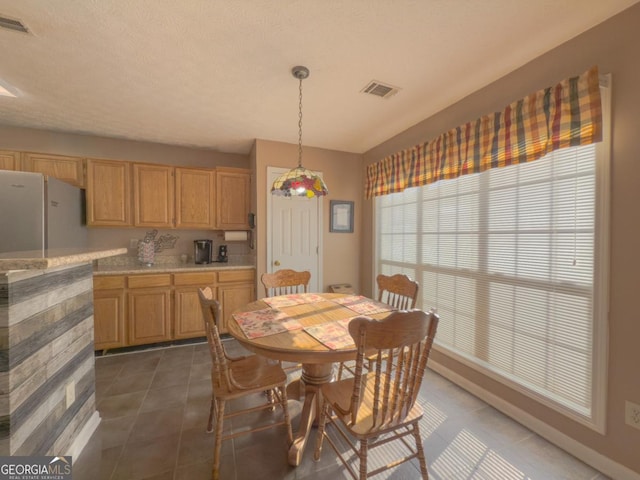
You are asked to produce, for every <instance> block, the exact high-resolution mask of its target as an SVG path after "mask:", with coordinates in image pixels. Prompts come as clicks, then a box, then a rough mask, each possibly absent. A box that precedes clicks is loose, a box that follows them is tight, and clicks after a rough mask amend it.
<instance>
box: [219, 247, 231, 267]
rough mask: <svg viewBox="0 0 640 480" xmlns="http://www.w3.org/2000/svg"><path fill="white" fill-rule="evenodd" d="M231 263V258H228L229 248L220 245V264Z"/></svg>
mask: <svg viewBox="0 0 640 480" xmlns="http://www.w3.org/2000/svg"><path fill="white" fill-rule="evenodd" d="M228 261H229V257H228V256H227V246H226V245H220V246H219V247H218V262H222V263H226V262H228Z"/></svg>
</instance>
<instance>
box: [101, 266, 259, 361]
mask: <svg viewBox="0 0 640 480" xmlns="http://www.w3.org/2000/svg"><path fill="white" fill-rule="evenodd" d="M254 284H255V269H253V268H246V269H245V268H241V269H231V270H207V271H194V272H177V273H169V272H167V273H164V272H163V273H157V274H156V273H154V274H148V273H140V274H131V275H95V276H94V279H93V289H94V291H93V295H94V328H95V349H96V350H106V349H110V348H120V347H127V346H132V345H143V344H151V343H159V342H167V341H171V340H180V339H185V338H199V337H204V336H205V335H206V332H205V329H204V320H203V318H202V310H201V308H200V300H199V298H198V289H200V288H204V287H211V289H212V290H213V294H214V298H217V299H218V300H219V301H220V309H221V312H222V315H221V317H222V318H221V321H220V324H219V325H218V327H219V328H220V331H221V332H222V333H226V332H227V328H226V325H227V322H228V320H229V319H230V318H231V314H232V313H233V311H234V310H236V309H238V308H240V307H243V306H244V305H246V304H247V303H250V302H253V301H254V300H255V285H254Z"/></svg>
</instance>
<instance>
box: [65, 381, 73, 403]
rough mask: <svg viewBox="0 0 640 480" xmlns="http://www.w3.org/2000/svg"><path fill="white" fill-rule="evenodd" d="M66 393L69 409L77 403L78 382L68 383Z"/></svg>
mask: <svg viewBox="0 0 640 480" xmlns="http://www.w3.org/2000/svg"><path fill="white" fill-rule="evenodd" d="M65 393H66V397H67V408H69V407H70V406H71V404H72V403H73V402H75V401H76V382H74V381H73V380H71V381H70V382H69V383H67V387H66V389H65Z"/></svg>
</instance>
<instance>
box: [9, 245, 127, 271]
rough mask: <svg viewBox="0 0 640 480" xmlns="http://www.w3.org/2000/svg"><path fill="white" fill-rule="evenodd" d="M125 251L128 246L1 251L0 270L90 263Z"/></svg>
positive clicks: (43, 268)
mask: <svg viewBox="0 0 640 480" xmlns="http://www.w3.org/2000/svg"><path fill="white" fill-rule="evenodd" d="M125 253H127V249H126V248H111V249H105V248H57V249H50V250H28V251H22V252H9V253H0V272H7V271H13V270H45V269H47V268H52V267H59V266H64V265H73V264H75V263H89V262H92V261H93V260H98V259H100V258H107V257H113V256H116V255H122V254H125Z"/></svg>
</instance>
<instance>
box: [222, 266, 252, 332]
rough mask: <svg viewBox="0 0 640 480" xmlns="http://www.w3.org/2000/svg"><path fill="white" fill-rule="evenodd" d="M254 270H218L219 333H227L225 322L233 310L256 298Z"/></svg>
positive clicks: (226, 322)
mask: <svg viewBox="0 0 640 480" xmlns="http://www.w3.org/2000/svg"><path fill="white" fill-rule="evenodd" d="M254 279H255V272H254V270H227V271H224V272H218V300H219V301H220V308H221V310H222V324H221V325H218V328H219V329H220V332H221V333H227V324H228V322H229V319H230V318H231V314H232V313H233V311H234V310H237V309H238V308H240V307H243V306H244V305H246V304H247V303H251V302H253V301H254V300H255V298H256V293H255V286H254Z"/></svg>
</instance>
